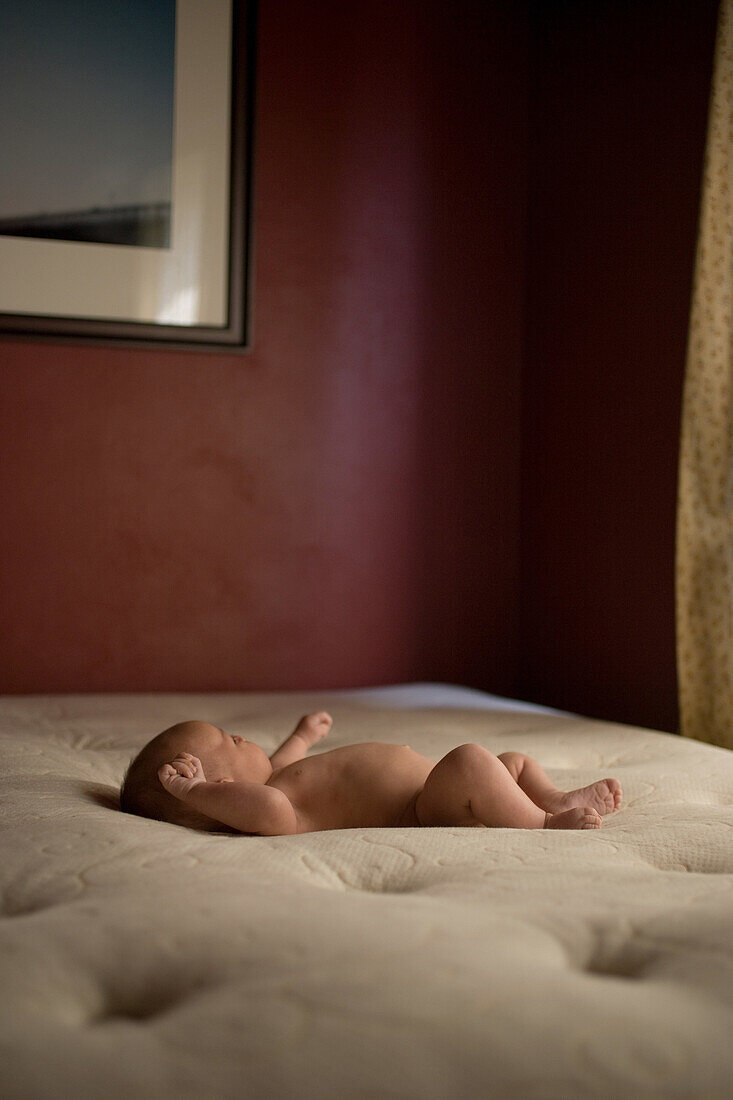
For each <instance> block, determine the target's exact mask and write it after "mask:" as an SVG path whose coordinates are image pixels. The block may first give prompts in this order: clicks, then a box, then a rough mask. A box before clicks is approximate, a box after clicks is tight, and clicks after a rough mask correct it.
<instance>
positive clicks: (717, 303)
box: [677, 0, 733, 748]
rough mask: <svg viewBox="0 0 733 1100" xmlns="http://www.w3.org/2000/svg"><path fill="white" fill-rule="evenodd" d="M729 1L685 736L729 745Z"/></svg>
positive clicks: (702, 334)
mask: <svg viewBox="0 0 733 1100" xmlns="http://www.w3.org/2000/svg"><path fill="white" fill-rule="evenodd" d="M732 462H733V0H722V3H721V7H720V15H719V23H718V37H717V44H716V50H715V68H714V74H713V87H712V96H711V102H710V116H709V120H708V135H707V148H706V155H705V170H704V175H703V185H702V199H701V209H700V228H699V237H698V244H697V257H696V263H695V280H694V288H693V297H692V314H691V318H690V336H689V345H688V352H687V375H686V379H685V393H684V403H683V412H682V440H681V451H680V480H679V504H678V515H677V661H678V669H679V682H680V711H681V724H682V733H684V734H685V735H686V736H688V737H695V738H697V739H698V740H701V741H709V742H711V743H713V744H716V745H723V746H726V747H728V748H733V467H732V465H731V463H732Z"/></svg>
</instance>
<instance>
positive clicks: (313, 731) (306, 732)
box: [293, 710, 333, 748]
mask: <svg viewBox="0 0 733 1100" xmlns="http://www.w3.org/2000/svg"><path fill="white" fill-rule="evenodd" d="M332 725H333V718H332V717H331V715H330V714H326V712H325V710H319V711H317V712H316V713H315V714H304V715H303V717H302V718H301V720H300V721H299V722H298V724H297V726H296V727H295V730H294V731H293V732H294V733H297V734H298V736H299V737H302V738H303V740H304V741H305V743H306V744H307V745H308V747H309V748H310V746H311V745H315V743H316V741H320V740H321V739H322V738H323V737H325V736H326V734H327V733H328V731H329V730H330V729H331V726H332Z"/></svg>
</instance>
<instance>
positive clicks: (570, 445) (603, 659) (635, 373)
mask: <svg viewBox="0 0 733 1100" xmlns="http://www.w3.org/2000/svg"><path fill="white" fill-rule="evenodd" d="M716 9H717V4H716V3H715V2H713V0H645V2H644V3H639V2H638V0H590V2H584V3H580V2H578V0H575V2H569V0H565V2H559V3H554V2H550V3H548V4H546V5H537V9H536V21H535V24H534V49H533V57H532V65H531V69H532V73H533V87H532V106H531V112H532V131H531V146H530V147H531V165H530V187H531V196H532V201H531V205H530V226H529V238H530V241H531V247H530V249H529V260H528V319H529V324H528V333H527V337H528V341H527V358H526V366H525V376H524V387H523V388H524V463H523V490H522V514H523V529H522V535H523V556H522V597H523V599H522V640H523V647H522V672H521V685H522V690H523V691H524V692H525V693H526V694H527V695H529V696H530V697H534V698H538V699H541V700H542V701H544V702H547V703H551V704H554V705H557V706H560V707H567V708H570V709H572V710H576V711H580V712H582V713H587V714H593V715H597V716H601V717H606V718H611V719H614V720H619V721H628V722H633V723H638V724H643V725H650V726H654V727H658V728H660V729H672V730H673V729H675V728H676V727H677V685H676V678H675V625H674V540H675V508H676V490H677V457H678V442H679V419H680V408H681V398H682V385H683V376H684V367H685V350H686V339H687V324H688V315H689V303H690V292H691V282H692V271H693V262H694V249H695V236H696V225H697V217H698V205H699V181H700V177H701V170H702V157H703V148H704V137H705V127H706V119H707V103H708V97H709V88H710V77H711V71H712V56H713V46H714V35H715V22H716Z"/></svg>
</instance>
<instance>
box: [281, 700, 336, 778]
mask: <svg viewBox="0 0 733 1100" xmlns="http://www.w3.org/2000/svg"><path fill="white" fill-rule="evenodd" d="M332 725H333V718H332V717H331V715H330V714H326V712H325V710H320V711H318V713H317V714H306V715H305V717H304V718H301V720H300V721H299V722H298V725H297V726H296V727H295V730H294V731H293V732H292V733H291V734H290V737H288V738H287V740H285V741H283V743H282V745H281V746H280V748H279V749H276V750H275V752H274V753H273V754H272V756H271V757H270V763H271V764H272V770H273V771H275V769H276V768H285V767H287V765H288V764H294V763H295V761H296V760H302V759H303V757H304V756H305V754H306V753H307V752H308V749H309V748H310V747H311V746H312V745H315V743H316V741H320V740H321V738H323V737H325V736H326V734H327V733H328V731H329V730H330V728H331V726H332Z"/></svg>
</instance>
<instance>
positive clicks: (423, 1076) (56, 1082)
mask: <svg viewBox="0 0 733 1100" xmlns="http://www.w3.org/2000/svg"><path fill="white" fill-rule="evenodd" d="M322 707H326V708H328V709H330V710H331V712H332V713H333V715H334V718H335V724H334V729H333V732H332V734H331V736H330V738H329V739H328V741H326V742H324V743H323V744H322V746H319V749H322V750H323V751H325V750H326V749H327V748H328V747H329V746H331V747H335V746H338V745H341V744H346V743H348V742H350V741H359V740H370V739H371V740H384V741H395V742H398V743H405V742H407V743H409V744H411V745H412V746H413V747H414V748H416V749H418V750H419V751H421V752H424V753H426V754H427V755H432V756H433V757H434V758H437V757H439V756H441V755H443V754H444V753H445V752H447V751H448V750H449V749H450V748H452V747H453V746H454V745H456V744H460V743H461V742H465V741H476V742H478V743H480V744H483V745H485V746H486V747H487V748H489V749H491V750H493V751H495V752H501V751H503V750H506V749H517V750H521V751H526V752H529V753H531V754H532V755H533V756H535V757H537V759H538V760H539V761H540V763H542V764H543V766H544V767H545V768H546V769H547V771H548V773H549V774H550V776H551V777H552V778H553V779H555V781H556V782H557V783H558V785H560V786H568V785H570V786H573V785H578V784H583V783H586V782H588V781H590V780H592V779H595V778H599V777H601V776H604V775H615V776H617V777H618V778H619V779H620V780H621V782H622V784H623V787H624V791H625V795H626V802H625V805H624V807H623V809H622V810H621V811H619V812H618V813H617V814H615V815H613V816H612V817H610V818H607V819H606V822H605V824H604V827H603V829H601V830H599V831H591V832H585V833H580V832H578V833H571V832H565V833H562V832H542V831H533V832H523V831H519V830H488V829H487V830H484V829H458V828H453V829H412V830H410V829H404V830H397V829H393V830H387V829H384V830H380V829H364V830H351V831H339V832H331V833H312V834H308V835H302V836H295V837H271V838H248V837H236V836H217V835H204V834H197V833H194V832H190V831H188V830H184V829H181V828H178V827H175V826H171V825H166V824H161V823H156V822H151V821H144V820H140V819H136V818H131V817H128V816H123V815H122V814H120V813H119V811H118V810H117V809H116V796H117V789H118V785H119V782H120V778H121V776H122V773H123V770H124V767H125V765H126V763H127V761H128V759H129V758H130V756H131V755H132V754H133V752H134V751H136V749H137V748H138V747H139V746H140V745H142V744H143V742H144V741H146V740H147V739H148V738H149V737H150V736H152V735H153V734H154V733H156V732H158V731H159V730H160V729H162V728H164V727H165V726H167V725H170V724H171V723H172V722H174V721H178V720H180V719H183V718H192V717H200V718H207V719H210V720H212V721H213V722H215V723H216V724H217V725H221V726H223V728H225V729H228V730H229V731H230V732H233V733H237V732H239V733H242V734H244V735H245V736H247V737H251V738H254V739H256V740H257V739H259V740H260V742H261V743H262V745H263V747H265V748H266V749H268V751H271V750H272V749H273V748H274V747H275V746H276V744H278V743H279V741H280V740H281V739H282V738H283V737H284V736H286V734H287V733H288V732H289V731H290V729H292V727H293V725H294V723H295V721H296V720H297V718H298V717H299V716H300V715H301V714H302V713H304V712H305V711H308V710H313V709H320V708H322ZM0 754H1V757H0V758H1V759H2V768H1V769H0V853H1V854H0V881H1V883H2V919H0V989H2V997H0V1080H1V1081H2V1086H1V1090H2V1095H3V1097H4V1098H5V1100H15V1098H23V1100H26V1098H28V1100H31V1098H32V1100H38V1098H41V1097H51V1096H54V1097H84V1100H96V1098H100V1100H117V1098H123V1097H125V1098H127V1097H129V1096H135V1097H136V1100H159V1098H160V1097H164V1096H175V1097H176V1098H177V1100H186V1098H191V1100H193V1098H201V1097H206V1098H207V1100H209V1098H214V1100H216V1098H229V1097H232V1098H233V1097H251V1098H253V1100H285V1098H291V1097H293V1098H295V1097H298V1098H299V1100H300V1098H311V1097H312V1098H314V1100H315V1098H318V1100H322V1098H328V1097H334V1098H339V1100H354V1098H372V1097H373V1098H382V1097H389V1098H399V1097H405V1098H412V1097H415V1098H417V1097H420V1098H421V1100H423V1098H424V1100H431V1098H435V1100H446V1098H448V1097H450V1098H451V1100H459V1098H463V1097H466V1098H468V1097H471V1098H472V1100H473V1098H474V1097H477V1096H487V1097H488V1096H491V1097H492V1098H496V1097H507V1098H509V1097H512V1098H515V1097H523V1098H524V1097H533V1098H534V1097H537V1098H540V1097H541V1098H554V1097H557V1098H562V1100H568V1098H573V1097H579V1096H583V1097H584V1098H592V1097H604V1098H605V1097H610V1096H625V1097H631V1096H633V1097H634V1098H635V1100H638V1098H640V1097H661V1096H671V1095H674V1096H675V1097H701V1096H704V1097H706V1098H710V1097H721V1098H723V1097H726V1098H729V1097H730V1096H731V1095H732V1094H733V1057H731V1045H730V1044H731V1036H732V1035H733V753H731V752H729V751H726V750H724V749H717V748H714V747H712V746H709V745H705V744H701V743H698V742H694V741H690V740H687V739H682V738H678V737H673V736H671V735H668V734H661V733H655V732H651V731H647V730H639V729H631V728H626V727H622V726H618V725H612V724H607V723H600V722H592V721H588V720H585V719H581V718H576V717H572V716H568V715H563V714H559V713H556V712H547V711H543V710H542V709H541V708H539V709H537V708H527V707H523V706H522V705H521V704H512V703H510V702H508V701H506V700H497V699H494V698H492V697H491V696H487V695H483V694H481V693H479V692H469V691H465V690H463V689H459V688H447V687H443V686H441V685H411V686H406V687H402V688H387V689H379V690H375V691H372V692H369V691H360V692H354V693H348V692H346V693H345V692H338V693H331V694H321V695H293V694H279V695H210V696H181V695H138V696H79V697H71V696H57V697H46V698H42V697H38V698H29V697H25V698H23V697H17V698H12V697H7V698H5V699H2V700H0Z"/></svg>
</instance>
